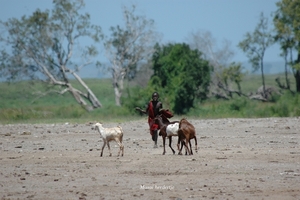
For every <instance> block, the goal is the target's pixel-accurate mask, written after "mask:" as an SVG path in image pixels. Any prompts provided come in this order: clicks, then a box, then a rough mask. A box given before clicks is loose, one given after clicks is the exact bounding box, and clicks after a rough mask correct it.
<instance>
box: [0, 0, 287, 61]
mask: <svg viewBox="0 0 300 200" xmlns="http://www.w3.org/2000/svg"><path fill="white" fill-rule="evenodd" d="M278 1H279V0H135V1H133V0H85V3H86V8H85V12H88V13H89V14H90V15H91V20H92V23H93V24H96V25H99V26H101V27H102V29H103V31H104V34H106V35H110V32H109V31H108V30H109V28H110V27H111V26H116V25H121V26H123V24H124V20H123V16H122V5H125V6H127V7H130V6H131V5H132V4H135V5H136V6H137V9H136V13H135V14H137V15H144V16H146V17H147V18H148V19H153V20H154V22H155V26H156V31H157V32H159V33H161V34H162V35H163V42H164V43H166V42H179V43H182V42H187V41H186V38H187V36H188V34H189V33H191V32H196V31H198V30H201V31H209V32H211V34H212V36H213V37H214V38H215V39H216V42H217V44H218V46H222V41H223V40H225V39H226V40H228V41H230V42H231V49H232V50H233V51H234V52H235V56H234V58H233V61H236V62H245V61H247V57H246V56H245V54H244V53H243V52H242V51H241V50H240V49H239V48H238V47H237V45H238V43H239V42H240V41H242V40H243V39H244V36H245V34H246V33H247V32H253V31H254V28H255V26H256V25H257V24H258V21H259V16H260V13H261V12H263V13H264V16H266V17H268V18H269V21H270V22H272V17H271V13H272V12H275V11H276V9H277V8H276V2H278ZM0 3H1V7H0V20H2V21H6V20H7V19H8V18H12V17H15V18H20V17H21V16H22V15H30V14H32V12H33V11H35V10H36V9H37V8H40V9H41V10H42V11H43V10H45V9H50V10H51V9H52V8H53V6H52V0H0ZM102 53H103V54H104V52H102ZM279 53H280V49H279V46H278V45H274V46H273V47H272V48H269V49H267V51H266V56H265V61H281V60H282V58H281V57H280V56H279Z"/></svg>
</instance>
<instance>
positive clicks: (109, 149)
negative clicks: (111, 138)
mask: <svg viewBox="0 0 300 200" xmlns="http://www.w3.org/2000/svg"><path fill="white" fill-rule="evenodd" d="M107 147H108V150H109V156H111V151H110V145H109V142H107Z"/></svg>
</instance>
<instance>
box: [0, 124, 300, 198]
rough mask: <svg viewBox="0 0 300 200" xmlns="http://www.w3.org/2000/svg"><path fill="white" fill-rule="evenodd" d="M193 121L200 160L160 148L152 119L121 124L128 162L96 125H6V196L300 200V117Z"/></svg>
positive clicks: (2, 193)
mask: <svg viewBox="0 0 300 200" xmlns="http://www.w3.org/2000/svg"><path fill="white" fill-rule="evenodd" d="M174 120H176V119H174ZM188 120H189V121H190V122H191V123H192V124H194V125H195V127H196V130H197V135H198V153H195V151H194V155H192V156H180V155H177V154H175V155H173V154H171V150H170V148H169V147H166V150H167V153H166V155H161V154H162V151H163V148H162V146H161V144H162V139H161V138H159V146H160V147H159V148H157V149H153V142H152V141H151V138H150V134H149V131H148V125H147V123H146V119H143V120H140V121H131V122H128V123H126V124H125V123H121V124H119V125H121V126H122V127H123V129H124V132H125V133H124V138H123V139H124V145H125V151H124V157H116V155H117V152H118V147H117V146H116V143H114V142H112V143H111V147H112V153H113V155H112V157H108V149H107V148H105V150H104V156H103V157H99V154H100V148H101V146H102V141H101V140H100V139H99V134H98V133H97V132H96V131H93V130H91V126H90V125H89V124H69V123H65V124H31V125H27V124H18V125H0V138H1V139H0V151H1V155H0V169H1V170H0V199H272V200H274V199H300V146H299V143H300V118H265V119H219V120H194V119H188ZM115 125H117V124H115V123H110V124H104V127H112V126H115ZM173 141H174V142H173V147H174V148H175V147H176V144H175V143H176V141H177V138H174V139H173ZM192 144H193V147H194V142H192ZM176 152H177V151H176Z"/></svg>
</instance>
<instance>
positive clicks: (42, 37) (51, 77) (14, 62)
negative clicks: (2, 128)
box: [0, 0, 101, 110]
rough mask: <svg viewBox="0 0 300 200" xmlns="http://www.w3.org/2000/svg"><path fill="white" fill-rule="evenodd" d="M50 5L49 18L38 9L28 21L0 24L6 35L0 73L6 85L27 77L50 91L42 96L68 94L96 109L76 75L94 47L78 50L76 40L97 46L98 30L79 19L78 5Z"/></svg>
mask: <svg viewBox="0 0 300 200" xmlns="http://www.w3.org/2000/svg"><path fill="white" fill-rule="evenodd" d="M53 4H54V8H53V10H52V11H51V12H50V11H49V10H46V11H44V12H42V11H40V10H39V9H38V10H36V11H35V12H34V13H33V14H32V15H31V16H29V17H27V16H23V17H22V18H21V19H16V18H11V19H9V20H8V21H7V22H2V21H1V22H0V24H1V26H2V28H3V30H4V31H6V32H4V31H3V32H2V33H1V35H0V43H1V52H0V72H1V74H2V75H3V76H4V77H5V78H7V79H8V80H19V79H20V78H23V77H25V78H28V77H29V78H30V79H31V80H40V81H42V82H44V83H46V84H48V85H51V86H54V87H49V90H48V92H47V93H44V94H41V95H46V94H48V93H49V92H55V93H58V94H64V93H65V92H69V93H70V94H71V95H72V96H73V97H74V98H75V100H76V101H77V102H78V104H80V105H82V106H83V107H84V108H85V109H86V110H92V109H94V108H98V107H101V103H100V102H99V100H98V99H97V97H96V96H95V95H94V93H93V92H92V91H91V90H90V88H89V87H88V86H87V85H86V84H85V82H84V81H83V80H82V79H81V78H80V76H79V75H78V74H77V72H78V71H79V70H80V69H81V68H83V67H85V66H86V65H88V64H91V63H92V58H93V57H94V56H96V55H97V51H96V48H95V46H93V45H89V46H88V45H87V46H85V47H80V46H79V44H80V39H81V38H90V39H91V41H94V42H98V41H99V40H100V39H101V29H100V27H99V26H94V25H92V24H91V23H90V16H89V14H80V12H79V11H80V10H81V9H83V8H84V1H83V0H54V1H53ZM78 58H80V59H78ZM78 63H82V64H80V65H79V64H78ZM70 77H74V78H75V80H77V81H78V82H79V84H80V85H81V86H82V87H81V89H78V88H75V87H74V86H73V85H72V84H71V82H70ZM86 101H88V102H89V103H90V104H88V103H87V102H86Z"/></svg>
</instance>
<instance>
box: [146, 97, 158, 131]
mask: <svg viewBox="0 0 300 200" xmlns="http://www.w3.org/2000/svg"><path fill="white" fill-rule="evenodd" d="M154 118H155V115H154V108H153V104H152V102H151V101H150V102H149V104H148V124H149V127H150V134H151V135H153V131H155V130H157V129H158V127H159V126H158V124H156V123H155V120H154Z"/></svg>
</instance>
